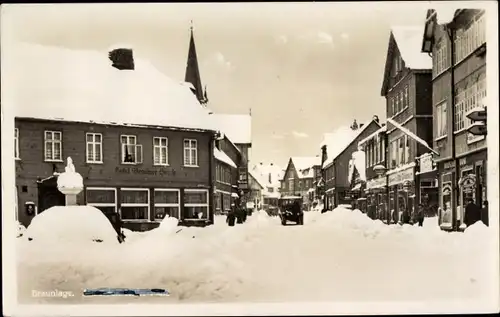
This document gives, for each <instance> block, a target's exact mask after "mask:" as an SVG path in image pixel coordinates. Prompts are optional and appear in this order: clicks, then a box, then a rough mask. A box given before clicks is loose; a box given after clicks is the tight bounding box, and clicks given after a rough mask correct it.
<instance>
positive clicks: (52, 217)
mask: <svg viewBox="0 0 500 317" xmlns="http://www.w3.org/2000/svg"><path fill="white" fill-rule="evenodd" d="M24 236H26V237H28V238H31V239H33V240H34V241H37V242H38V241H43V242H51V243H71V244H73V245H74V244H75V243H81V242H84V243H92V241H93V240H102V241H103V242H106V243H118V240H117V238H116V231H115V230H114V228H113V226H112V225H111V223H110V222H109V220H108V218H107V217H106V216H105V215H104V214H103V213H102V212H101V211H100V210H99V209H97V208H95V207H92V206H55V207H51V208H49V209H47V210H45V211H44V212H43V213H40V214H38V215H37V216H35V217H34V218H33V220H32V221H31V224H30V225H29V226H28V228H27V230H26V233H25V235H24Z"/></svg>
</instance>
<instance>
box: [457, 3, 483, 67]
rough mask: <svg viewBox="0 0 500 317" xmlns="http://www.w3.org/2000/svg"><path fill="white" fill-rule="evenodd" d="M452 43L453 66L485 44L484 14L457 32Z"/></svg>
mask: <svg viewBox="0 0 500 317" xmlns="http://www.w3.org/2000/svg"><path fill="white" fill-rule="evenodd" d="M454 42H455V56H454V58H455V64H456V63H459V62H460V61H462V60H464V59H465V58H466V57H467V56H469V55H470V54H471V53H472V52H474V51H475V50H476V49H477V48H478V47H480V46H481V45H483V44H484V43H486V18H485V14H484V12H482V13H480V14H479V15H477V16H475V17H474V19H473V20H472V22H471V24H470V25H469V26H468V27H467V28H465V29H462V30H457V33H456V36H455V41H454Z"/></svg>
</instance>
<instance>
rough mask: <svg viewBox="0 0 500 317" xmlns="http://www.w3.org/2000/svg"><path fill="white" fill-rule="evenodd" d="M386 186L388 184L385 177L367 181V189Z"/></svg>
mask: <svg viewBox="0 0 500 317" xmlns="http://www.w3.org/2000/svg"><path fill="white" fill-rule="evenodd" d="M384 186H386V179H385V177H377V178H373V179H369V180H368V181H367V182H366V189H375V188H382V187H384Z"/></svg>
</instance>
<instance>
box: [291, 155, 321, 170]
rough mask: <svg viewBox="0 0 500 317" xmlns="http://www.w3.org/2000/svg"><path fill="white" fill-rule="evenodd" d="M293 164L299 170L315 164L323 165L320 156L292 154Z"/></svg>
mask: <svg viewBox="0 0 500 317" xmlns="http://www.w3.org/2000/svg"><path fill="white" fill-rule="evenodd" d="M291 159H292V162H293V166H294V167H295V169H297V170H305V169H307V168H311V167H313V166H319V165H321V158H320V157H319V156H292V158H291Z"/></svg>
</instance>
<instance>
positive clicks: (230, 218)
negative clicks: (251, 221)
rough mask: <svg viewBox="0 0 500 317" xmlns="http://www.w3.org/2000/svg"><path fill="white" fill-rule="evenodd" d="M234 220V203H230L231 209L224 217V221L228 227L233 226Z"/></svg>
mask: <svg viewBox="0 0 500 317" xmlns="http://www.w3.org/2000/svg"><path fill="white" fill-rule="evenodd" d="M235 220H236V215H235V206H234V204H232V205H231V209H230V210H229V212H228V213H227V217H226V223H227V225H228V226H230V227H234V221H235Z"/></svg>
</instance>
